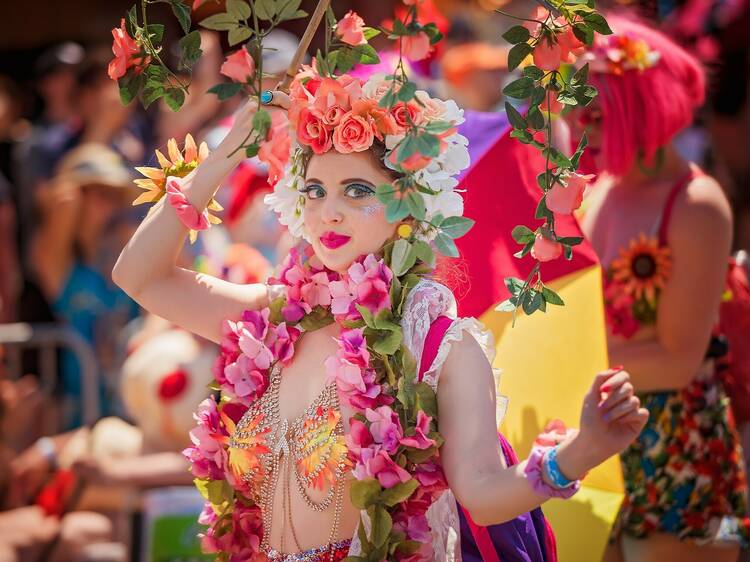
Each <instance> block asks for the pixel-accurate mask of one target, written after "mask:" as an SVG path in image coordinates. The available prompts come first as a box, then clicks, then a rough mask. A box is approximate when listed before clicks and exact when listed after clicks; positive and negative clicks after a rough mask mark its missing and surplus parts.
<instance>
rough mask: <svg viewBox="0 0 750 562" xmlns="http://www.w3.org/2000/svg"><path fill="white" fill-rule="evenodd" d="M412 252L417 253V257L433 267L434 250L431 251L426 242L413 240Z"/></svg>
mask: <svg viewBox="0 0 750 562" xmlns="http://www.w3.org/2000/svg"><path fill="white" fill-rule="evenodd" d="M414 252H415V253H416V254H417V259H419V260H422V261H423V262H424V263H426V264H427V265H428V266H430V267H435V252H433V251H432V248H431V247H430V245H429V244H428V243H427V242H425V241H424V240H417V241H416V242H414Z"/></svg>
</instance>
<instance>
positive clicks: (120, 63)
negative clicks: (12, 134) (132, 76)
mask: <svg viewBox="0 0 750 562" xmlns="http://www.w3.org/2000/svg"><path fill="white" fill-rule="evenodd" d="M112 37H113V39H114V40H113V41H112V53H113V54H114V55H115V58H114V59H112V61H110V63H109V67H108V68H107V74H108V75H109V77H110V78H111V79H112V80H118V79H120V78H122V77H123V76H125V73H126V72H127V71H128V69H129V68H133V67H135V68H136V70H137V69H138V67H140V66H142V65H144V63H145V62H146V61H144V58H143V54H142V53H141V48H140V46H139V45H138V43H137V42H136V40H135V39H133V38H132V37H131V36H130V35H128V31H127V29H126V28H125V18H123V19H121V20H120V27H119V28H117V27H116V28H114V29H113V30H112Z"/></svg>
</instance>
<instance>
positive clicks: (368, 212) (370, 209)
mask: <svg viewBox="0 0 750 562" xmlns="http://www.w3.org/2000/svg"><path fill="white" fill-rule="evenodd" d="M382 209H383V205H367V206H366V207H362V212H363V213H364V215H365V216H366V217H371V216H373V215H374V214H375V213H377V212H378V211H381V210H382Z"/></svg>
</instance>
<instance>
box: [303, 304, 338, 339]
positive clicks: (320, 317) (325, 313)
mask: <svg viewBox="0 0 750 562" xmlns="http://www.w3.org/2000/svg"><path fill="white" fill-rule="evenodd" d="M333 321H334V320H333V316H332V315H331V312H330V310H328V309H326V308H323V307H322V306H320V305H317V306H316V307H315V308H313V309H312V311H311V312H310V314H307V315H305V317H304V318H302V320H301V321H300V323H299V325H300V326H302V328H303V329H304V330H305V331H306V332H314V331H315V330H319V329H320V328H324V327H325V326H328V325H330V324H332V323H333Z"/></svg>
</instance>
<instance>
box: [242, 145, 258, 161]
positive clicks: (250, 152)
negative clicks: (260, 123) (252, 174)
mask: <svg viewBox="0 0 750 562" xmlns="http://www.w3.org/2000/svg"><path fill="white" fill-rule="evenodd" d="M258 152H260V145H259V144H257V143H253V144H251V145H250V146H248V147H247V148H246V149H245V156H246V157H248V158H253V157H255V156H257V155H258Z"/></svg>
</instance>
